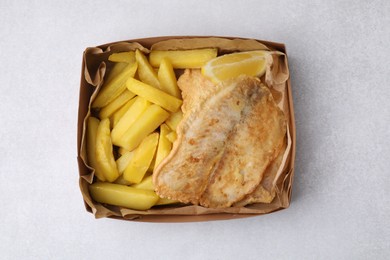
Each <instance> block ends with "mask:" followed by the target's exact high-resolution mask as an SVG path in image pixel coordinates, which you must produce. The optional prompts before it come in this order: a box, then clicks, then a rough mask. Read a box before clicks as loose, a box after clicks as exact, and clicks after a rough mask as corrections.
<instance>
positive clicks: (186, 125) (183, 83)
mask: <svg viewBox="0 0 390 260" xmlns="http://www.w3.org/2000/svg"><path fill="white" fill-rule="evenodd" d="M178 85H179V87H180V88H181V89H182V90H183V93H182V95H183V110H184V113H183V119H182V121H181V122H180V124H179V125H178V126H177V129H176V131H177V139H176V141H175V143H174V147H173V149H172V151H171V153H170V155H169V156H168V157H167V158H166V159H165V160H164V161H163V162H162V163H160V165H159V166H158V167H157V169H156V170H155V171H154V173H153V181H154V184H155V187H156V192H157V193H158V194H159V195H160V196H161V197H164V198H169V199H173V200H178V201H181V202H184V203H188V202H191V203H193V204H198V203H199V199H200V196H201V195H202V193H203V191H204V190H205V189H206V186H207V185H208V179H209V174H210V172H211V170H212V169H213V167H214V165H215V164H216V163H217V162H218V160H219V157H220V155H221V151H222V149H223V148H224V147H225V145H226V139H227V137H228V135H229V134H230V132H231V130H232V128H233V126H234V125H235V124H236V123H237V122H238V121H239V120H240V118H241V111H242V109H243V105H244V102H241V103H239V102H238V103H237V101H239V100H242V99H244V98H245V96H244V93H243V92H242V91H238V90H239V89H241V87H239V86H241V85H242V84H241V85H238V84H237V83H233V84H229V85H224V84H222V85H219V86H216V85H215V84H213V83H211V82H209V81H208V80H206V79H204V78H203V76H202V75H201V74H200V72H199V71H197V72H194V73H192V72H189V71H187V72H186V73H185V74H184V75H183V76H182V77H181V78H180V79H179V81H178ZM195 89H196V90H195Z"/></svg>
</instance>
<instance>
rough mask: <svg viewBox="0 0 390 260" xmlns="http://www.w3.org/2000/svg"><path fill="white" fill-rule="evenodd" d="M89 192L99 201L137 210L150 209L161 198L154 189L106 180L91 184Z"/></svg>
mask: <svg viewBox="0 0 390 260" xmlns="http://www.w3.org/2000/svg"><path fill="white" fill-rule="evenodd" d="M89 192H90V194H91V197H92V198H93V199H94V200H95V201H97V202H100V203H107V204H111V205H115V206H121V207H126V208H130V209H135V210H147V209H150V208H151V207H153V205H154V204H156V202H157V201H158V200H159V197H158V196H157V194H156V193H154V191H151V190H143V189H136V188H133V187H128V186H125V185H120V184H113V183H106V182H98V183H94V184H91V185H90V186H89Z"/></svg>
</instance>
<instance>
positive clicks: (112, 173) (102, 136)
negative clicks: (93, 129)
mask: <svg viewBox="0 0 390 260" xmlns="http://www.w3.org/2000/svg"><path fill="white" fill-rule="evenodd" d="M96 163H97V165H98V166H99V168H100V169H101V170H102V172H103V174H104V178H105V179H106V181H109V182H113V181H115V180H116V178H118V176H119V172H118V169H117V168H116V163H115V160H114V155H113V153H112V143H111V138H110V120H109V119H108V118H105V119H103V120H102V121H100V123H99V126H98V128H97V133H96Z"/></svg>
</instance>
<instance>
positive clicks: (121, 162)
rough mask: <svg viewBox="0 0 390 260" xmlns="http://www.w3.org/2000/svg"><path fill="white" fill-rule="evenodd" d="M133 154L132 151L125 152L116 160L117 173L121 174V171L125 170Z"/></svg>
mask: <svg viewBox="0 0 390 260" xmlns="http://www.w3.org/2000/svg"><path fill="white" fill-rule="evenodd" d="M133 156H134V153H133V152H127V153H125V154H123V155H122V156H121V157H119V158H118V159H117V160H116V167H117V169H118V172H119V174H123V172H124V171H125V169H126V167H127V166H128V165H129V163H130V161H131V159H132V158H133Z"/></svg>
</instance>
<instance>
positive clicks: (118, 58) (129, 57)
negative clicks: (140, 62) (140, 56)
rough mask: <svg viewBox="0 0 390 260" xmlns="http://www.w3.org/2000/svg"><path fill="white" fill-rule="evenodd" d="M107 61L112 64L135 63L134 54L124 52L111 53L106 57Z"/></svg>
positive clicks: (132, 52)
mask: <svg viewBox="0 0 390 260" xmlns="http://www.w3.org/2000/svg"><path fill="white" fill-rule="evenodd" d="M108 60H109V61H112V62H125V63H134V62H135V52H134V51H126V52H118V53H113V54H111V55H110V56H109V57H108Z"/></svg>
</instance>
